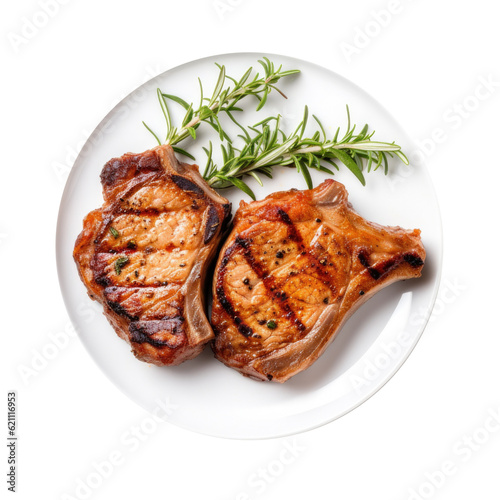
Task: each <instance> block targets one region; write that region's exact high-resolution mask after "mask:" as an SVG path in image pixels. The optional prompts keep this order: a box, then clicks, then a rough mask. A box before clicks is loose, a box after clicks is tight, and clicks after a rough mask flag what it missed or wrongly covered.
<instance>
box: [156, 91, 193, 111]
mask: <svg viewBox="0 0 500 500" xmlns="http://www.w3.org/2000/svg"><path fill="white" fill-rule="evenodd" d="M162 96H163V97H165V98H167V99H170V100H171V101H174V102H176V103H177V104H180V105H181V106H182V107H183V108H184V109H186V110H187V109H189V108H190V107H191V108H192V107H193V105H192V104H188V103H187V102H186V101H185V100H184V99H181V98H180V97H179V96H176V95H172V94H164V93H162Z"/></svg>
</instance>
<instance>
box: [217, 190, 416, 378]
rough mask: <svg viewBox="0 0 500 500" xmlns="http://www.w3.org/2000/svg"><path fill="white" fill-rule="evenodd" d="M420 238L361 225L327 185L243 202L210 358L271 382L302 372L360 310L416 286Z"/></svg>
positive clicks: (223, 257)
mask: <svg viewBox="0 0 500 500" xmlns="http://www.w3.org/2000/svg"><path fill="white" fill-rule="evenodd" d="M419 235H420V230H418V229H415V230H413V231H408V230H405V229H401V228H399V227H383V226H380V225H378V224H374V223H372V222H368V221H366V220H365V219H363V218H362V217H361V216H359V215H358V214H357V213H356V212H354V210H352V207H351V204H350V203H348V201H347V191H346V189H345V188H344V186H343V185H342V184H339V183H338V182H335V181H333V180H327V181H325V182H323V183H322V184H321V185H320V186H318V187H317V188H316V189H312V190H308V191H296V190H292V191H288V192H282V193H275V194H272V195H270V196H268V197H267V198H265V199H264V200H262V201H256V202H253V203H249V204H247V203H244V202H241V204H240V208H239V209H238V211H237V212H236V215H235V219H234V228H233V230H232V232H231V234H230V236H229V238H228V240H227V241H226V243H225V244H224V247H223V249H222V251H221V253H220V256H219V260H218V263H217V268H216V275H215V279H214V284H213V295H214V303H213V307H212V326H213V327H214V331H215V341H214V343H213V349H214V352H215V356H216V358H217V359H219V360H220V361H222V362H223V363H225V364H226V365H227V366H230V367H232V368H235V369H236V370H239V371H240V372H241V373H243V374H244V375H247V376H250V377H252V378H255V379H260V380H273V381H276V382H284V381H286V380H287V379H289V378H290V377H292V376H293V375H295V374H297V373H299V372H300V371H302V370H304V369H306V368H308V367H309V366H310V365H311V364H313V363H314V361H316V359H318V357H319V356H320V355H321V354H322V353H323V352H324V350H325V349H326V347H327V346H328V344H330V342H331V341H332V340H333V339H334V338H335V335H336V334H337V332H338V331H339V329H340V328H341V326H342V324H343V323H344V322H345V321H346V320H347V319H348V318H349V316H350V315H351V314H352V313H353V312H354V311H355V310H356V309H357V308H358V307H359V306H360V305H361V304H362V303H363V302H365V301H366V300H367V299H368V298H370V297H371V296H373V295H374V294H375V293H376V292H377V291H378V290H380V289H381V288H383V287H385V286H387V285H389V284H390V283H393V282H395V281H397V280H404V279H407V278H413V277H418V276H420V273H421V269H422V266H423V265H424V259H425V250H424V248H423V246H422V243H421V241H420V236H419Z"/></svg>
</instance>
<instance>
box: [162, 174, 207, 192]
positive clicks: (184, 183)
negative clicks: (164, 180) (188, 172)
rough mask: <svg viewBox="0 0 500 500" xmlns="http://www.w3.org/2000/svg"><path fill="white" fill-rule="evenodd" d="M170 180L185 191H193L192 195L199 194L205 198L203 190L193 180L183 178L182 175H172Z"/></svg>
mask: <svg viewBox="0 0 500 500" xmlns="http://www.w3.org/2000/svg"><path fill="white" fill-rule="evenodd" d="M170 178H171V179H172V181H174V183H175V184H177V186H178V187H180V188H181V189H182V190H183V191H191V192H192V193H196V194H199V195H201V196H205V193H204V191H203V189H201V187H200V186H198V184H195V183H194V182H193V181H192V180H190V179H188V178H187V177H182V176H181V175H175V174H173V175H171V176H170Z"/></svg>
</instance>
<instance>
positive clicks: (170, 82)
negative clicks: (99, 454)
mask: <svg viewBox="0 0 500 500" xmlns="http://www.w3.org/2000/svg"><path fill="white" fill-rule="evenodd" d="M261 57H262V54H251V53H243V54H226V55H219V56H214V57H208V58H205V59H200V60H197V61H193V62H190V63H187V64H184V65H182V66H179V67H177V68H174V69H171V70H169V71H166V72H165V73H163V74H161V75H159V76H157V77H156V78H154V79H152V80H151V81H149V82H147V83H146V84H144V85H142V86H141V87H139V88H138V89H137V90H136V91H134V92H133V93H132V94H130V95H129V96H127V97H126V98H125V99H123V101H121V102H120V104H118V105H117V106H116V107H115V108H114V109H113V110H112V111H111V112H110V113H109V114H108V115H107V116H106V117H105V118H104V120H103V121H102V122H101V123H100V124H99V125H98V127H97V128H96V129H95V131H94V132H93V134H92V135H91V136H90V138H89V140H88V141H87V144H86V145H85V147H84V148H83V150H82V152H81V153H80V155H79V156H78V158H77V160H76V162H75V165H74V167H73V169H72V171H71V174H70V176H69V179H68V182H67V185H66V188H65V191H64V194H63V197H62V201H61V208H60V213H59V220H58V228H57V262H58V272H59V279H60V284H61V289H62V293H63V296H64V299H65V302H66V306H67V309H68V311H69V314H70V317H71V319H72V321H73V323H74V324H75V327H76V328H77V330H78V332H79V336H80V338H81V340H82V342H83V344H84V345H85V347H86V348H87V349H88V351H89V352H90V354H91V355H92V357H93V358H94V359H95V361H96V363H97V364H98V365H99V366H100V367H101V369H102V370H103V372H104V373H106V374H107V375H108V377H109V378H110V379H111V380H112V381H113V382H114V383H115V384H116V385H117V386H118V387H119V388H120V389H121V390H122V391H123V392H125V393H126V394H127V395H128V396H129V397H130V398H131V399H133V400H134V401H136V402H137V403H138V404H140V405H142V406H143V407H144V408H146V409H148V410H149V411H157V410H155V408H156V407H157V406H158V402H159V401H162V402H165V401H169V404H170V405H171V411H170V412H169V413H170V415H169V417H168V419H169V421H170V422H172V423H173V424H176V425H179V426H181V427H184V428H187V429H191V430H193V431H198V432H201V433H204V434H209V435H213V436H220V437H229V438H269V437H277V436H284V435H288V434H292V433H297V432H301V431H305V430H308V429H311V428H314V427H317V426H319V425H322V424H325V423H327V422H330V421H332V420H334V419H336V418H338V417H340V416H341V415H344V414H345V413H347V412H349V411H350V410H352V409H353V408H355V407H356V406H358V405H359V404H361V403H362V402H363V401H365V400H366V399H368V398H369V397H370V396H371V395H373V394H374V393H375V392H376V391H377V390H378V389H380V387H382V386H383V385H384V384H385V383H386V382H387V381H388V380H389V379H390V378H391V376H392V375H393V374H394V373H395V372H396V371H397V370H398V368H399V367H400V366H401V365H402V364H403V362H404V361H405V360H406V358H407V357H408V355H409V354H410V352H411V351H412V349H413V348H414V346H415V344H416V343H417V341H418V339H419V337H420V336H421V334H422V331H423V329H424V327H425V324H426V322H427V320H428V317H429V315H430V313H431V310H432V306H433V304H434V300H435V297H436V293H437V288H438V284H439V277H440V268H441V250H442V237H441V222H440V214H439V208H438V204H437V201H436V197H435V194H434V190H433V187H432V184H431V181H430V179H429V176H428V173H427V171H426V169H425V166H423V165H422V164H421V163H420V162H419V161H418V154H414V152H415V151H416V149H415V147H414V145H413V144H412V142H411V140H410V139H409V138H408V136H407V135H406V134H405V132H404V130H402V129H401V127H400V126H398V124H397V123H396V122H395V121H394V119H393V118H392V117H391V116H390V115H389V114H388V113H387V112H386V111H385V110H384V109H383V108H382V107H381V106H380V104H378V103H377V102H376V101H375V100H374V99H373V98H371V97H370V96H369V95H367V94H366V93H365V92H364V91H363V90H361V89H360V88H358V87H357V86H356V85H354V84H352V83H351V82H349V81H347V80H346V79H344V78H342V77H341V76H339V75H337V74H335V73H333V72H331V71H329V70H327V69H324V68H322V67H319V66H316V65H314V64H311V63H309V62H305V61H301V60H297V59H294V58H290V57H284V56H277V55H268V57H269V58H270V59H271V60H272V61H274V62H275V63H277V64H283V66H284V68H285V69H291V68H298V69H300V70H301V74H300V75H296V76H293V77H288V79H285V80H282V81H281V82H280V84H279V87H280V88H281V89H282V90H283V91H284V92H285V94H287V96H288V100H285V99H283V98H282V97H281V96H279V95H278V94H276V93H273V94H272V96H271V97H270V99H269V101H268V104H267V105H266V107H265V108H264V109H263V110H261V111H260V112H259V113H258V114H257V113H255V111H254V109H255V107H256V101H254V100H250V101H244V105H245V111H244V112H243V114H242V115H240V117H241V121H242V122H244V123H246V124H248V125H251V124H253V123H256V122H257V121H259V120H260V119H262V118H263V117H265V116H267V115H268V114H271V113H278V112H279V113H281V114H282V115H283V117H284V122H283V124H284V126H285V127H288V128H289V129H295V127H296V125H297V124H298V122H299V121H300V119H301V118H302V113H303V108H304V105H305V104H307V105H308V106H309V110H310V113H314V114H315V115H317V116H318V117H319V118H320V119H321V120H322V122H323V124H324V125H325V127H326V128H327V132H328V133H330V134H332V135H333V133H334V132H335V129H336V128H337V126H341V128H342V130H345V124H346V114H345V105H346V104H349V108H350V111H351V116H352V119H353V122H354V123H357V124H358V126H359V127H362V126H363V125H364V123H365V122H367V123H369V124H370V126H371V127H373V128H376V130H377V133H376V135H375V139H379V140H383V141H384V140H385V141H392V140H395V141H396V142H398V144H400V145H401V146H402V147H403V151H405V152H407V154H409V155H410V157H411V158H414V160H415V161H414V162H413V163H412V165H411V167H404V165H402V163H400V162H397V161H393V163H392V164H391V165H390V174H389V176H387V177H386V176H384V175H383V173H382V172H381V171H377V172H372V173H369V174H367V175H366V179H367V186H366V187H363V186H361V184H360V183H359V182H358V180H357V179H356V178H355V177H354V176H353V175H352V174H351V173H350V172H349V171H348V170H347V169H346V168H344V169H341V171H340V172H339V173H338V175H336V177H335V178H336V179H337V180H339V181H340V182H343V183H344V184H345V185H346V187H347V189H348V191H349V193H350V198H349V199H350V201H351V203H352V204H353V206H354V208H355V209H356V210H357V211H358V212H359V213H360V214H361V215H363V216H364V217H366V218H367V219H369V220H372V221H375V222H378V223H381V224H387V225H399V226H402V227H406V228H415V227H418V228H420V229H421V230H422V239H423V242H424V245H425V247H426V250H427V255H428V257H427V262H426V264H425V267H424V271H423V276H422V278H420V279H418V280H409V281H405V282H400V283H396V284H394V285H392V286H390V287H388V288H386V289H384V290H382V291H381V292H380V293H379V294H378V295H376V296H375V297H374V298H372V299H371V300H370V301H369V302H367V303H366V304H365V305H364V306H362V308H361V309H360V310H359V311H358V312H357V313H356V314H355V315H354V316H353V317H352V318H351V319H350V320H349V321H348V323H346V325H345V326H344V328H343V330H342V332H340V334H339V335H338V336H337V338H336V340H335V341H334V342H333V344H332V345H330V347H329V348H328V349H327V351H326V352H325V354H324V355H323V356H322V357H321V358H320V359H319V360H318V361H317V362H316V363H315V364H314V365H313V366H312V367H311V368H309V369H308V370H306V371H305V372H303V373H300V374H298V375H296V376H295V377H293V378H292V379H291V380H289V381H288V382H286V383H285V384H283V385H281V384H273V383H261V382H256V381H254V380H250V379H248V378H245V377H243V376H242V375H240V374H239V373H237V372H236V371H234V370H231V369H229V368H227V367H225V366H224V365H223V364H221V363H219V362H218V361H216V360H215V359H214V358H213V355H212V352H211V349H210V347H207V348H206V349H205V351H204V352H203V353H202V355H200V356H199V357H198V358H196V359H194V360H191V361H188V362H186V363H184V364H182V365H180V366H177V367H163V368H159V367H155V366H151V365H148V364H145V363H142V362H140V361H138V360H136V359H135V357H134V356H133V355H132V354H131V353H130V347H129V346H128V345H127V344H126V343H125V342H124V341H123V340H121V339H119V338H118V336H117V335H116V334H115V333H114V331H113V329H112V328H111V326H110V325H109V324H108V322H107V320H106V319H105V318H104V316H103V315H102V314H100V313H98V314H96V313H95V310H96V309H97V310H98V311H100V308H99V306H97V305H95V303H91V301H90V299H89V298H88V297H87V293H86V290H85V287H84V286H83V284H82V283H81V282H80V280H79V278H78V274H77V271H76V266H75V264H74V262H73V258H72V250H73V245H74V242H75V239H76V237H77V235H78V233H79V232H80V230H81V228H82V219H83V217H84V216H85V215H86V214H87V213H88V212H89V211H91V210H93V209H95V208H97V207H99V206H101V204H102V197H101V186H100V182H99V174H100V171H101V168H102V166H103V165H104V163H105V162H106V161H107V160H109V159H110V158H113V157H116V156H121V155H122V154H124V153H126V152H129V151H133V152H141V151H144V150H146V149H149V148H151V147H153V146H155V141H154V139H153V137H152V136H151V135H150V134H149V133H148V132H147V131H146V130H145V129H144V128H143V126H142V124H141V121H142V120H145V121H146V123H148V125H150V126H151V127H152V128H153V129H154V130H155V131H157V133H158V134H160V133H163V131H164V130H165V127H164V122H163V121H162V115H161V111H160V109H159V106H158V103H157V100H156V88H157V87H160V88H161V89H162V90H163V91H164V92H168V93H172V94H176V95H179V96H181V97H183V98H184V99H186V100H193V101H194V102H197V101H198V81H197V78H198V77H200V78H201V79H202V81H203V83H204V84H205V89H206V92H207V93H208V92H209V91H210V90H211V88H213V87H212V85H213V84H214V83H215V80H216V78H217V74H218V70H217V68H216V66H215V65H214V63H215V62H218V63H220V64H224V65H225V66H226V68H227V73H228V74H229V75H231V76H234V77H239V76H241V75H242V74H243V73H244V71H245V70H246V69H247V68H248V67H249V66H253V67H254V69H256V70H257V69H261V68H260V65H259V64H258V63H257V60H258V59H259V58H261ZM172 110H173V112H174V114H175V115H176V116H177V118H180V117H181V114H182V111H181V110H179V113H178V114H177V112H176V108H175V105H174V106H172ZM174 120H175V118H174ZM208 128H209V127H208ZM208 128H207V126H205V127H204V128H202V127H200V129H199V131H200V133H199V136H198V139H197V141H196V142H194V143H193V142H192V141H191V140H186V141H185V142H184V143H182V144H181V146H182V147H184V148H186V149H188V150H189V151H190V152H191V153H193V154H194V155H195V156H196V158H197V160H198V161H199V163H200V165H201V166H202V167H203V166H204V164H205V156H204V153H203V152H202V150H201V147H202V145H206V143H207V140H208V138H209V132H208ZM203 130H204V131H205V132H203ZM324 177H325V176H324V175H323V174H321V173H319V172H313V181H314V183H315V185H317V184H318V183H319V182H320V181H321V180H322V179H323V178H324ZM249 183H250V184H251V186H252V188H254V190H255V193H256V195H257V198H262V197H264V196H266V195H267V194H269V193H271V192H274V191H278V190H285V189H290V188H299V189H305V188H306V186H305V183H304V180H303V178H302V177H301V176H300V175H299V174H298V173H297V172H296V171H295V170H293V169H285V168H284V169H281V170H279V169H276V174H275V178H274V179H273V180H272V181H270V180H269V181H267V182H266V183H265V185H264V187H263V188H261V187H260V186H258V185H256V183H254V182H251V181H249ZM223 194H224V196H227V197H228V198H229V199H230V201H231V202H232V203H233V209H235V208H237V206H238V203H239V201H240V200H241V199H247V197H246V195H244V194H243V193H241V192H240V191H238V190H231V191H224V192H223ZM160 413H161V411H160Z"/></svg>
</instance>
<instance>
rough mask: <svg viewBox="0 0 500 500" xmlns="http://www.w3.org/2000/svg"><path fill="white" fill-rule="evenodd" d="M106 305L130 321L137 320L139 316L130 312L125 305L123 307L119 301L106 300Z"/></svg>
mask: <svg viewBox="0 0 500 500" xmlns="http://www.w3.org/2000/svg"><path fill="white" fill-rule="evenodd" d="M106 304H107V305H108V307H109V308H110V309H111V310H113V311H114V312H115V313H116V314H118V316H123V317H125V318H127V319H129V320H130V321H137V320H138V319H139V316H136V315H134V314H130V313H129V312H128V311H127V309H125V307H123V306H122V305H121V304H120V303H119V302H114V301H113V300H106Z"/></svg>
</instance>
